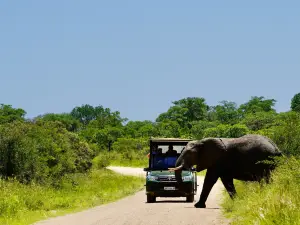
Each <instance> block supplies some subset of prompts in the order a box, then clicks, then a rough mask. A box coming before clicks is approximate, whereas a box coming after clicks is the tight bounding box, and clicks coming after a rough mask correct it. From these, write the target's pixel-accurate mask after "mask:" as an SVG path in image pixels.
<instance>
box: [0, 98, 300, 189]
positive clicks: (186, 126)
mask: <svg viewBox="0 0 300 225" xmlns="http://www.w3.org/2000/svg"><path fill="white" fill-rule="evenodd" d="M275 104H276V100H275V99H265V98H264V97H258V96H255V97H251V98H250V100H249V101H247V102H245V103H244V104H241V105H239V106H238V105H237V104H236V103H234V102H230V101H221V102H220V103H219V104H218V105H216V106H209V105H208V104H207V103H206V101H205V99H204V98H201V97H189V98H184V99H180V100H178V101H174V102H172V105H171V106H170V108H169V109H168V110H167V112H164V113H162V114H160V115H158V117H157V118H156V120H155V121H150V120H146V121H128V119H127V118H123V117H122V116H121V114H120V112H118V111H111V109H109V108H105V107H103V106H101V105H99V106H96V107H94V106H91V105H82V106H78V107H75V108H74V109H73V110H71V112H69V113H61V114H54V113H48V114H45V115H40V116H37V117H35V118H33V119H26V118H25V115H26V111H25V110H24V109H19V108H13V107H12V106H11V105H4V104H2V105H1V106H0V153H1V155H0V175H1V176H2V177H4V178H7V177H15V178H17V179H18V180H19V181H21V182H23V183H28V182H31V181H35V182H39V183H47V182H51V184H53V185H59V181H60V178H61V177H63V176H65V175H66V174H74V173H85V172H87V171H89V170H90V169H91V168H92V166H93V164H95V166H98V167H102V166H105V165H107V163H108V162H106V161H109V160H111V159H113V158H114V159H115V160H118V161H119V162H120V163H121V162H122V161H123V159H125V160H127V161H131V160H145V158H146V157H145V155H146V152H147V150H148V149H147V147H148V139H149V137H151V136H153V137H188V138H193V139H201V138H204V137H239V136H242V135H244V134H247V133H260V134H263V135H266V136H269V137H270V138H272V139H273V140H274V141H275V142H276V143H277V144H278V145H279V147H280V148H281V149H283V150H284V152H285V153H287V154H298V153H299V152H300V141H299V140H300V139H299V138H300V113H299V111H300V93H299V94H296V95H295V96H294V97H293V98H292V99H291V110H289V111H288V112H282V113H279V112H276V110H275V108H274V106H275ZM108 151H110V156H109V157H110V159H108V158H106V159H105V160H106V161H105V160H104V159H103V157H102V158H101V155H105V154H106V153H107V152H108ZM106 156H107V154H106Z"/></svg>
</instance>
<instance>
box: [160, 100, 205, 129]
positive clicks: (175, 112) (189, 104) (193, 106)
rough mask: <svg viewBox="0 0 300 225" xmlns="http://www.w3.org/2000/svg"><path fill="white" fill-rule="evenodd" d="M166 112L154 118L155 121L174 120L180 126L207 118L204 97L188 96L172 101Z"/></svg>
mask: <svg viewBox="0 0 300 225" xmlns="http://www.w3.org/2000/svg"><path fill="white" fill-rule="evenodd" d="M172 103H173V104H174V105H173V106H171V107H170V108H169V109H168V111H167V112H165V113H162V114H160V115H159V116H158V118H157V119H156V122H162V121H166V120H169V121H174V122H177V123H178V124H179V125H180V126H181V127H186V126H188V125H189V124H190V122H192V121H200V120H204V119H207V112H208V109H209V107H208V105H207V104H206V103H205V99H204V98H199V97H188V98H183V99H180V100H178V101H174V102H172Z"/></svg>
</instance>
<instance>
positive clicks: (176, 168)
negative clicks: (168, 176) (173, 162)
mask: <svg viewBox="0 0 300 225" xmlns="http://www.w3.org/2000/svg"><path fill="white" fill-rule="evenodd" d="M182 167H183V165H180V166H177V167H175V168H169V171H176V170H181V169H182Z"/></svg>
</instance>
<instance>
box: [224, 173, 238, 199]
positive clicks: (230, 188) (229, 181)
mask: <svg viewBox="0 0 300 225" xmlns="http://www.w3.org/2000/svg"><path fill="white" fill-rule="evenodd" d="M221 181H222V183H223V185H224V187H225V188H226V190H227V192H228V194H229V196H230V198H231V199H233V198H234V197H235V195H236V190H235V187H234V184H233V178H231V177H221Z"/></svg>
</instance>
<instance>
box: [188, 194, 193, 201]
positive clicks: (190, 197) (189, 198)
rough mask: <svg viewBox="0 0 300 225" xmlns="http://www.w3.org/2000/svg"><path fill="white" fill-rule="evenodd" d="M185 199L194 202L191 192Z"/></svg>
mask: <svg viewBox="0 0 300 225" xmlns="http://www.w3.org/2000/svg"><path fill="white" fill-rule="evenodd" d="M186 201H187V202H194V195H193V194H192V195H188V196H186Z"/></svg>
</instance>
